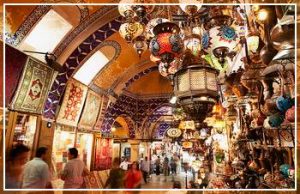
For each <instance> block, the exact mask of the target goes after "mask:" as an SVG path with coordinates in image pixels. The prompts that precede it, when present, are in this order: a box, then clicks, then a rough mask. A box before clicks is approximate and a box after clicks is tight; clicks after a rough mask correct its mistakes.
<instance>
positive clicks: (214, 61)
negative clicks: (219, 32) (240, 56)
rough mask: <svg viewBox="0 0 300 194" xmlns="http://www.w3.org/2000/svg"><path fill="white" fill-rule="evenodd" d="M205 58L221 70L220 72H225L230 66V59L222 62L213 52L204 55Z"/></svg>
mask: <svg viewBox="0 0 300 194" xmlns="http://www.w3.org/2000/svg"><path fill="white" fill-rule="evenodd" d="M204 59H205V60H206V61H207V62H208V63H209V64H210V66H212V67H213V68H215V69H217V70H219V71H220V73H222V72H225V71H226V70H227V68H228V66H229V64H228V61H227V60H226V61H225V62H224V63H223V64H221V63H220V62H219V61H218V58H216V57H215V56H214V55H212V54H207V55H205V56H204Z"/></svg>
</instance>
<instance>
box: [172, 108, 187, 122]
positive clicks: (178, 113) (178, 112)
mask: <svg viewBox="0 0 300 194" xmlns="http://www.w3.org/2000/svg"><path fill="white" fill-rule="evenodd" d="M172 114H173V117H174V119H175V120H183V119H184V118H185V117H186V115H185V113H184V111H183V109H182V108H174V109H173V111H172Z"/></svg>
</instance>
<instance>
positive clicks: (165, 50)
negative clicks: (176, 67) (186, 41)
mask: <svg viewBox="0 0 300 194" xmlns="http://www.w3.org/2000/svg"><path fill="white" fill-rule="evenodd" d="M153 32H154V34H155V37H154V38H152V39H151V41H150V46H149V47H150V51H151V53H152V54H153V55H154V56H156V57H159V58H160V59H161V61H162V62H166V63H170V62H172V61H173V60H174V58H175V57H178V56H179V55H180V54H181V53H182V50H183V41H182V39H181V37H180V36H179V34H178V32H179V27H178V26H177V25H176V24H174V23H171V22H165V23H161V24H158V25H157V26H155V28H154V29H153Z"/></svg>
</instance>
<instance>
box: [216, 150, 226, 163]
mask: <svg viewBox="0 0 300 194" xmlns="http://www.w3.org/2000/svg"><path fill="white" fill-rule="evenodd" d="M215 159H216V162H217V163H218V164H221V163H222V162H223V160H224V153H223V152H217V153H216V154H215Z"/></svg>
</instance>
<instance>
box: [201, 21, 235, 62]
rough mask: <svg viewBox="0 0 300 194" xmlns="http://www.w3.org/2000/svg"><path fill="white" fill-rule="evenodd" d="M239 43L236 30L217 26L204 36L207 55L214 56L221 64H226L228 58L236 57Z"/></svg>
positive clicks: (203, 45) (203, 40) (203, 43)
mask: <svg viewBox="0 0 300 194" xmlns="http://www.w3.org/2000/svg"><path fill="white" fill-rule="evenodd" d="M239 41H240V37H239V35H238V33H237V32H236V29H235V28H233V27H231V26H216V27H213V28H211V29H209V31H207V32H205V33H204V34H203V36H202V47H203V49H204V51H205V52H206V53H209V54H213V55H214V56H215V57H217V58H218V59H219V62H220V63H224V62H225V58H226V57H227V56H230V57H231V56H234V55H235V53H236V51H237V48H238V44H239Z"/></svg>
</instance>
